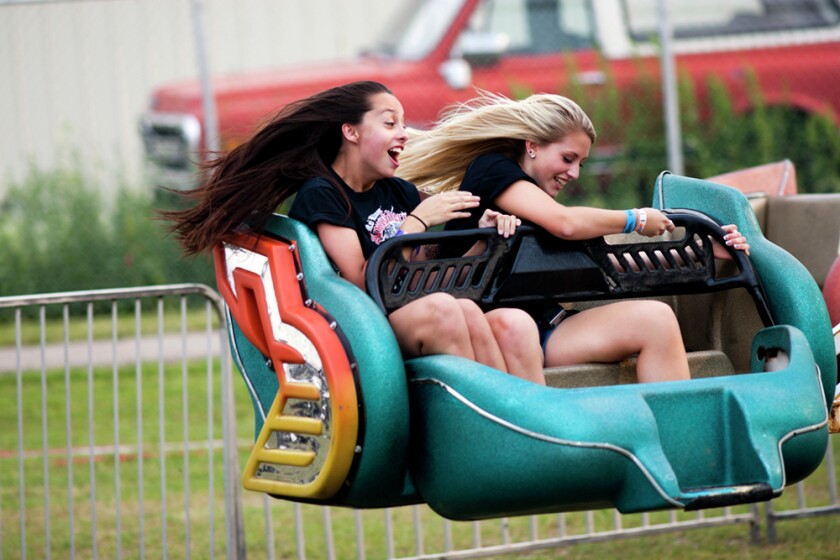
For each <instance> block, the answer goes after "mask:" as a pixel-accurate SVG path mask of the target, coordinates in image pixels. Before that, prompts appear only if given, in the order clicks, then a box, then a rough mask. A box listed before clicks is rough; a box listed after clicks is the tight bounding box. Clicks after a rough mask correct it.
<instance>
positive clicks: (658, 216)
mask: <svg viewBox="0 0 840 560" xmlns="http://www.w3.org/2000/svg"><path fill="white" fill-rule="evenodd" d="M644 211H645V214H647V221H646V222H645V225H644V227H642V225H641V224H640V223H639V220H637V221H636V231H637V232H639V233H641V234H642V235H644V236H645V237H656V236H657V235H662V234H663V233H665V232H666V231H674V222H672V221H671V219H670V218H668V216H666V215H665V214H663V213H662V212H660V211H659V210H656V209H654V208H645V209H644Z"/></svg>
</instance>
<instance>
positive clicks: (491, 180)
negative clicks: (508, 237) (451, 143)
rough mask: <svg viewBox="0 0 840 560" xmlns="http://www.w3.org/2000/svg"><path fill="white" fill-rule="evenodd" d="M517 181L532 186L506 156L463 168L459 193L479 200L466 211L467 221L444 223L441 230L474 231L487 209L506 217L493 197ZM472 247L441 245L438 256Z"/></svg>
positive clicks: (476, 161)
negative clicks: (465, 193)
mask: <svg viewBox="0 0 840 560" xmlns="http://www.w3.org/2000/svg"><path fill="white" fill-rule="evenodd" d="M517 181H529V182H531V183H535V181H534V179H533V178H531V176H530V175H528V174H527V173H525V172H524V171H522V168H521V167H519V165H518V164H517V163H516V162H515V161H513V160H512V159H510V158H509V157H507V156H504V155H502V154H484V155H480V156H478V157H477V158H475V159H474V160H473V161H472V163H470V165H469V167H467V171H466V172H465V173H464V179H463V180H462V181H461V186H460V187H459V190H462V191H467V192H470V193H472V194H474V195H477V196H478V197H479V198H480V199H481V200H480V202H479V204H478V206H477V207H475V208H473V209H472V210H471V211H470V216H469V217H468V218H459V219H457V220H451V221H449V222H447V223H446V225H445V226H444V229H445V230H446V231H461V230H465V229H475V228H477V227H478V221H479V220H480V219H481V216H482V215H483V214H484V211H485V210H487V209H488V208H489V209H490V210H495V211H496V212H501V213H503V214H506V213H507V212H505V211H503V210H501V209H500V208H499V207H498V206H496V204H495V201H496V197H498V196H499V195H500V194H502V192H504V190H505V189H506V188H508V187H509V186H511V185H512V184H514V183H515V182H517ZM535 184H536V183H535ZM472 243H473V242H472V241H464V242H454V241H450V242H447V243H446V244H445V245H441V248H440V255H441V256H445V257H452V256H456V255H463V254H464V253H465V252H466V251H467V250H468V249H469V248H470V246H471V245H472Z"/></svg>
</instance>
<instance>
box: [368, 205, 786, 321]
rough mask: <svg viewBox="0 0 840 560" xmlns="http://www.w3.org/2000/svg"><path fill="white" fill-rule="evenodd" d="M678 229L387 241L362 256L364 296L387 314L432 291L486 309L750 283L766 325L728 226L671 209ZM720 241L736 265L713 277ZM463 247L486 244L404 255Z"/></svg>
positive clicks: (763, 312) (763, 309)
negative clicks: (614, 240) (478, 247)
mask: <svg viewBox="0 0 840 560" xmlns="http://www.w3.org/2000/svg"><path fill="white" fill-rule="evenodd" d="M669 217H670V218H671V220H672V221H673V222H674V224H675V225H676V226H677V227H678V228H681V229H682V230H683V231H684V234H683V235H682V236H681V237H680V238H679V239H672V240H646V241H640V242H631V243H622V244H609V243H607V242H606V240H605V239H604V238H603V237H599V238H596V239H591V240H586V241H566V240H562V239H558V238H556V237H554V236H552V235H550V234H548V233H547V232H545V231H543V230H541V229H538V228H533V227H528V226H523V227H520V228H519V229H518V230H517V232H516V234H515V235H514V236H512V237H511V238H508V239H504V238H501V237H499V236H498V234H497V233H496V230H495V229H492V228H487V229H474V230H466V231H461V232H428V233H423V234H416V235H403V236H399V237H395V238H391V239H389V240H388V241H386V242H384V243H383V244H382V245H380V247H379V248H377V250H376V251H375V252H374V254H373V255H372V256H371V258H370V261H369V262H368V267H367V273H366V278H365V280H366V283H367V288H368V293H370V295H371V297H373V299H374V301H375V302H376V303H377V305H379V307H380V308H381V309H382V310H383V311H385V313H390V312H391V311H393V310H394V309H397V308H399V307H401V306H402V305H405V304H407V303H409V302H411V301H414V300H416V299H419V298H421V297H423V296H425V295H428V294H430V293H435V292H445V293H449V294H451V295H453V296H455V297H463V298H468V299H471V300H473V301H475V302H477V303H479V304H480V305H481V306H482V307H484V308H493V307H502V306H511V307H524V306H528V305H534V304H544V303H551V302H560V301H581V300H598V299H612V298H624V297H643V296H656V295H676V294H690V293H706V292H714V291H720V290H726V289H731V288H736V287H743V288H745V289H747V290H748V291H749V292H750V294H751V295H752V297H753V300H754V301H755V304H756V308H757V310H758V313H759V315H760V316H761V319H762V321H763V322H764V324H765V325H772V324H773V319H772V315H771V313H770V309H769V306H768V304H767V301H766V297H765V295H764V291H763V289H762V287H761V283H760V281H759V278H758V277H757V275H756V273H755V270H754V269H753V267H752V264H751V263H750V261H749V258H748V257H747V256H746V255H745V254H744V253H743V251H738V250H735V249H734V248H732V247H728V246H726V245H725V242H724V240H723V237H724V235H726V232H725V231H724V230H723V229H722V228H721V227H720V225H718V224H717V223H715V222H714V221H713V220H712V219H711V218H709V217H708V216H706V215H704V214H702V213H699V212H693V211H685V210H683V211H678V212H676V211H675V212H669ZM709 239H714V240H716V241H718V242H719V243H721V244H722V245H723V246H724V247H726V249H727V251H728V252H729V253H730V255H731V256H732V260H733V262H734V264H735V265H736V267H737V269H738V271H737V273H736V274H734V275H732V276H727V277H718V276H717V275H716V270H715V259H714V254H713V248H712V243H710V242H708V240H709ZM455 241H457V242H459V243H460V244H462V245H469V244H470V243H472V242H475V241H484V242H486V244H487V248H486V249H485V251H484V252H482V253H481V254H479V255H475V256H469V257H463V256H454V257H440V258H432V259H427V260H424V261H410V260H407V259H406V256H405V255H406V254H407V253H413V252H414V249H415V248H417V247H420V246H423V245H426V246H428V245H440V246H446V244H447V243H451V242H455Z"/></svg>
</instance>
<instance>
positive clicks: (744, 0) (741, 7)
mask: <svg viewBox="0 0 840 560" xmlns="http://www.w3.org/2000/svg"><path fill="white" fill-rule="evenodd" d="M623 6H624V13H625V17H626V19H627V22H628V28H629V30H630V35H631V37H633V38H634V39H636V40H638V41H647V40H649V39H650V38H651V37H654V36H656V34H657V33H658V28H657V23H656V22H657V11H658V1H657V0H623ZM669 7H670V11H669V15H670V17H671V21H672V27H673V30H674V37H677V38H693V37H712V36H718V35H732V34H737V33H761V32H770V31H782V30H793V29H808V28H819V27H826V26H831V25H836V24H837V23H838V22H839V21H840V8H838V3H837V0H713V1H712V0H708V1H705V2H696V1H695V0H670V3H669Z"/></svg>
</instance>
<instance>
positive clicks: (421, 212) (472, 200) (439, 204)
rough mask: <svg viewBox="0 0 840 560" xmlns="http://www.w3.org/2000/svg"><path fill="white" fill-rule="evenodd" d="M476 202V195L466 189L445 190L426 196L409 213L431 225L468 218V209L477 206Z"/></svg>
mask: <svg viewBox="0 0 840 560" xmlns="http://www.w3.org/2000/svg"><path fill="white" fill-rule="evenodd" d="M478 202H479V198H478V197H477V196H475V195H473V194H471V193H468V192H466V191H447V192H442V193H439V194H435V195H432V196H430V197H428V198H426V199H425V200H424V201H423V202H421V203H420V204H419V205H418V206H417V207H416V208H415V209H414V210H412V211H411V213H412V214H415V215H417V216H418V217H419V218H420V219H421V220H423V221H424V222H426V224H428V226H429V227H433V226H436V225H439V224H445V223H446V222H448V221H450V220H455V219H457V218H468V217H469V216H470V213H469V210H470V209H472V208H475V207H476V206H478Z"/></svg>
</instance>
